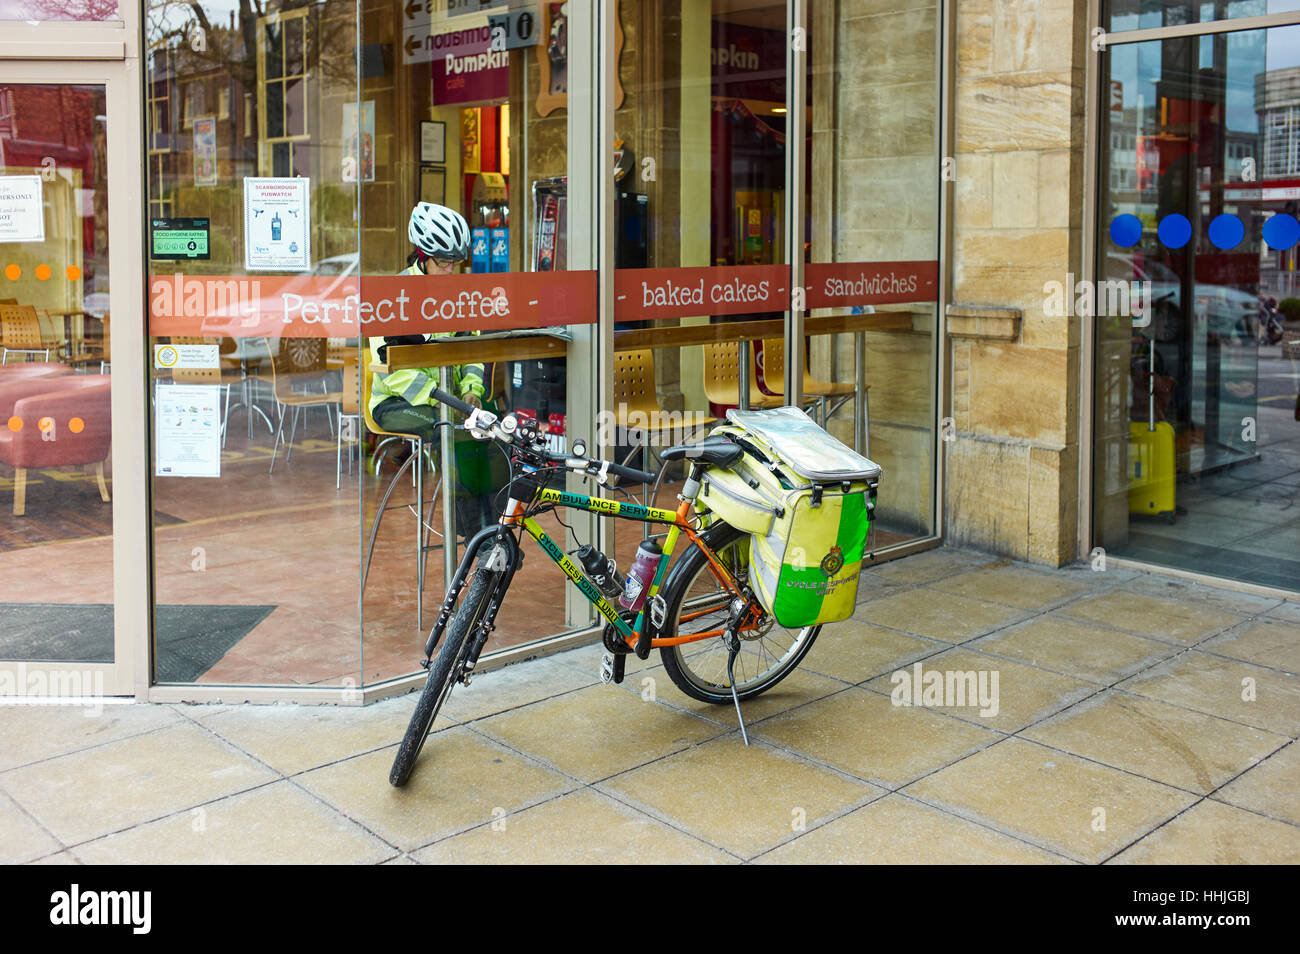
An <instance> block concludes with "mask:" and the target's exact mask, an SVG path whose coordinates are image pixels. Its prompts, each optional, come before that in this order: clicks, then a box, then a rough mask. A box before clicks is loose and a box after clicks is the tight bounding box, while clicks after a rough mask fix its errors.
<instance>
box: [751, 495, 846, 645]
mask: <svg viewBox="0 0 1300 954" xmlns="http://www.w3.org/2000/svg"><path fill="white" fill-rule="evenodd" d="M865 490H866V487H865V485H860V486H857V487H854V488H851V489H850V492H849V493H847V494H844V493H842V492H824V493H823V495H822V498H821V504H820V506H818V507H813V506H812V497H813V494H812V491H802V492H799V493H798V494H797V495H794V496H792V499H791V506H790V507H788V508H787V511H786V515H785V517H784V518H783V519H781V520H779V521H777V522H776V525H774V526H773V528H772V531H771V532H769V533H767V534H765V535H762V536H759V535H758V534H755V535H754V538H753V541H754V542H753V546H752V548H751V552H752V561H751V580H752V582H753V584H754V588H755V591H756V592H757V593H758V597H759V599H760V600H761V601H762V603H763V605H764V606H766V607H767V608H768V609H769V610H770V611H771V612H772V615H773V616H775V617H776V620H777V622H778V623H780V624H781V625H782V626H787V627H802V626H815V625H817V624H819V623H829V622H835V621H837V620H841V619H847V618H848V617H849V616H851V615H852V613H853V608H854V606H855V604H856V602H857V595H858V574H859V573H860V572H861V570H862V555H863V552H864V550H865V549H866V542H867V535H868V533H869V532H870V529H871V521H870V518H869V517H868V514H867V507H866V496H865V494H864V491H865Z"/></svg>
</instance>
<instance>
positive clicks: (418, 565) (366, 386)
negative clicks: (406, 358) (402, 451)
mask: <svg viewBox="0 0 1300 954" xmlns="http://www.w3.org/2000/svg"><path fill="white" fill-rule="evenodd" d="M370 383H371V373H370V347H369V345H367V344H366V341H365V339H364V338H363V339H362V341H361V381H360V385H361V399H360V402H359V405H358V407H359V410H360V412H361V419H362V420H363V421H365V422H366V429H367V430H369V431H370V433H372V434H374V435H376V436H378V437H383V438H384V440H383V441H381V442H380V445H379V447H376V448H375V455H376V456H378V454H379V451H380V449H381V448H382V447H383V445H384V444H387V443H389V442H390V441H407V442H408V443H410V445H411V455H410V456H409V457H407V459H406V462H405V463H403V464H402V466H401V467H399V468H398V469H397V473H395V474H394V475H393V479H392V480H390V481H389V482H388V487H387V488H386V489H385V490H384V496H383V498H382V499H381V500H380V501H379V509H378V510H376V511H375V522H374V524H373V525H372V526H371V527H370V541H369V543H368V544H367V545H366V555H365V558H364V559H363V560H362V563H361V592H362V593H364V592H365V589H366V579H367V577H368V576H369V575H370V560H371V557H372V556H373V555H374V552H375V539H376V538H377V537H378V536H379V523H380V521H381V520H383V518H384V513H385V512H386V511H387V510H388V499H389V498H390V497H392V495H393V490H394V489H395V488H396V487H397V482H398V481H399V480H401V479H402V474H403V473H405V472H406V469H407V468H408V467H410V466H411V465H412V464H416V467H415V470H414V473H413V475H412V476H413V477H414V482H415V499H416V502H417V504H418V508H411V507H408V509H413V510H414V511H415V515H416V524H415V626H416V628H417V629H423V628H424V566H425V554H426V553H428V551H429V550H437V549H440V548H441V547H442V544H440V543H438V544H428V543H426V541H427V540H428V531H429V524H428V521H427V520H426V519H425V511H424V466H423V464H424V463H425V461H426V460H427V461H428V464H429V466H430V468H432V469H434V470H435V471H436V468H434V465H433V460H432V458H431V457H430V456H429V451H428V449H427V448H426V447H425V446H424V438H422V437H421V436H420V435H419V434H409V433H404V432H402V431H386V430H384V429H383V428H382V427H380V426H379V425H378V424H376V423H375V419H374V418H373V417H371V416H370ZM417 461H418V462H419V463H416V462H417ZM376 475H378V468H376ZM441 489H442V488H441V482H435V484H434V489H433V497H432V499H431V500H430V501H429V511H428V513H429V518H430V519H431V518H432V517H433V511H434V508H435V507H436V506H437V502H438V492H439V490H441ZM433 532H434V533H437V532H438V531H436V530H435V531H433Z"/></svg>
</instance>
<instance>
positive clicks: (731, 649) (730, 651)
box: [722, 627, 749, 745]
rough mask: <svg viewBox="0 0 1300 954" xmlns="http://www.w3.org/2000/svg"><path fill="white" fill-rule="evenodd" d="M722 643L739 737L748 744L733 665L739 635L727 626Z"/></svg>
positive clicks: (738, 649) (737, 651) (738, 648)
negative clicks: (724, 649)
mask: <svg viewBox="0 0 1300 954" xmlns="http://www.w3.org/2000/svg"><path fill="white" fill-rule="evenodd" d="M722 642H723V645H725V646H726V647H727V682H728V684H730V686H731V701H732V702H734V703H735V704H736V721H737V722H739V723H740V737H741V738H742V739H744V740H745V745H749V733H747V732H746V731H745V717H744V716H742V715H741V714H740V697H739V696H738V695H736V674H735V672H734V667H735V664H736V657H737V656H739V655H740V637H739V636H738V635H736V631H735V630H734V629H731V628H730V627H728V628H727V630H726V632H724V633H723V634H722Z"/></svg>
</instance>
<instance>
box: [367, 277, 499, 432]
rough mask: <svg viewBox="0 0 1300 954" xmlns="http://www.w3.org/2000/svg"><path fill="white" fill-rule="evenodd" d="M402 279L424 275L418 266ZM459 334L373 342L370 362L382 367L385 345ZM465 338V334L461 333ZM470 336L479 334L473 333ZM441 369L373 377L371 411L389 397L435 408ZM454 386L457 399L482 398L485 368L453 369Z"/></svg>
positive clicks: (419, 369)
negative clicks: (474, 396) (433, 394)
mask: <svg viewBox="0 0 1300 954" xmlns="http://www.w3.org/2000/svg"><path fill="white" fill-rule="evenodd" d="M401 274H403V275H423V274H424V273H423V272H422V271H420V266H419V265H412V266H411V267H410V268H407V269H405V270H404V271H402V272H401ZM455 334H457V333H456V332H450V331H443V332H439V333H437V334H434V335H400V336H398V337H395V338H371V339H370V360H371V361H372V362H374V363H380V362H382V360H383V357H382V356H381V355H380V352H379V349H380V347H381V346H383V345H384V344H417V343H418V341H419V340H424V341H429V340H432V339H433V338H449V337H452V336H453V335H455ZM459 334H464V332H459ZM470 334H474V335H476V334H478V332H477V331H471V332H470ZM440 370H441V369H439V368H411V369H407V370H405V371H393V372H392V373H391V374H378V373H375V374H372V375H371V377H370V411H371V412H373V411H374V410H375V408H376V407H378V406H379V405H380V403H382V402H383V401H385V400H386V399H388V398H390V397H399V398H401V399H402V400H404V401H406V403H408V404H432V403H433V399H432V397H431V394H432V392H433V389H434V388H436V387H438V382H439V380H440ZM451 386H452V390H453V392H454V393H455V395H456V396H457V397H460V398H464V397H465V396H466V395H469V394H474V395H477V396H478V398H479V399H480V400H481V399H482V398H483V365H482V364H481V363H479V364H458V365H453V366H452V369H451Z"/></svg>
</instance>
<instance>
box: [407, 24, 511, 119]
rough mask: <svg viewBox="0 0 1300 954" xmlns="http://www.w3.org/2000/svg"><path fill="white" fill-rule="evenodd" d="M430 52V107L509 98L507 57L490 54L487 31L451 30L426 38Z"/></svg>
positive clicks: (490, 35) (472, 29) (508, 62)
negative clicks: (431, 82) (431, 88)
mask: <svg viewBox="0 0 1300 954" xmlns="http://www.w3.org/2000/svg"><path fill="white" fill-rule="evenodd" d="M426 46H428V47H430V48H431V49H432V51H433V60H432V62H431V64H430V67H431V70H432V75H433V103H434V105H435V106H447V105H449V104H452V103H477V102H480V101H482V100H487V99H505V98H507V97H508V96H509V95H510V55H509V53H507V52H506V51H505V50H498V51H493V50H492V49H491V46H492V31H491V29H490V28H489V27H486V26H483V27H472V28H470V29H468V30H452V31H451V32H449V33H439V34H436V35H434V36H430V37H429V38H428V40H427V41H426Z"/></svg>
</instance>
